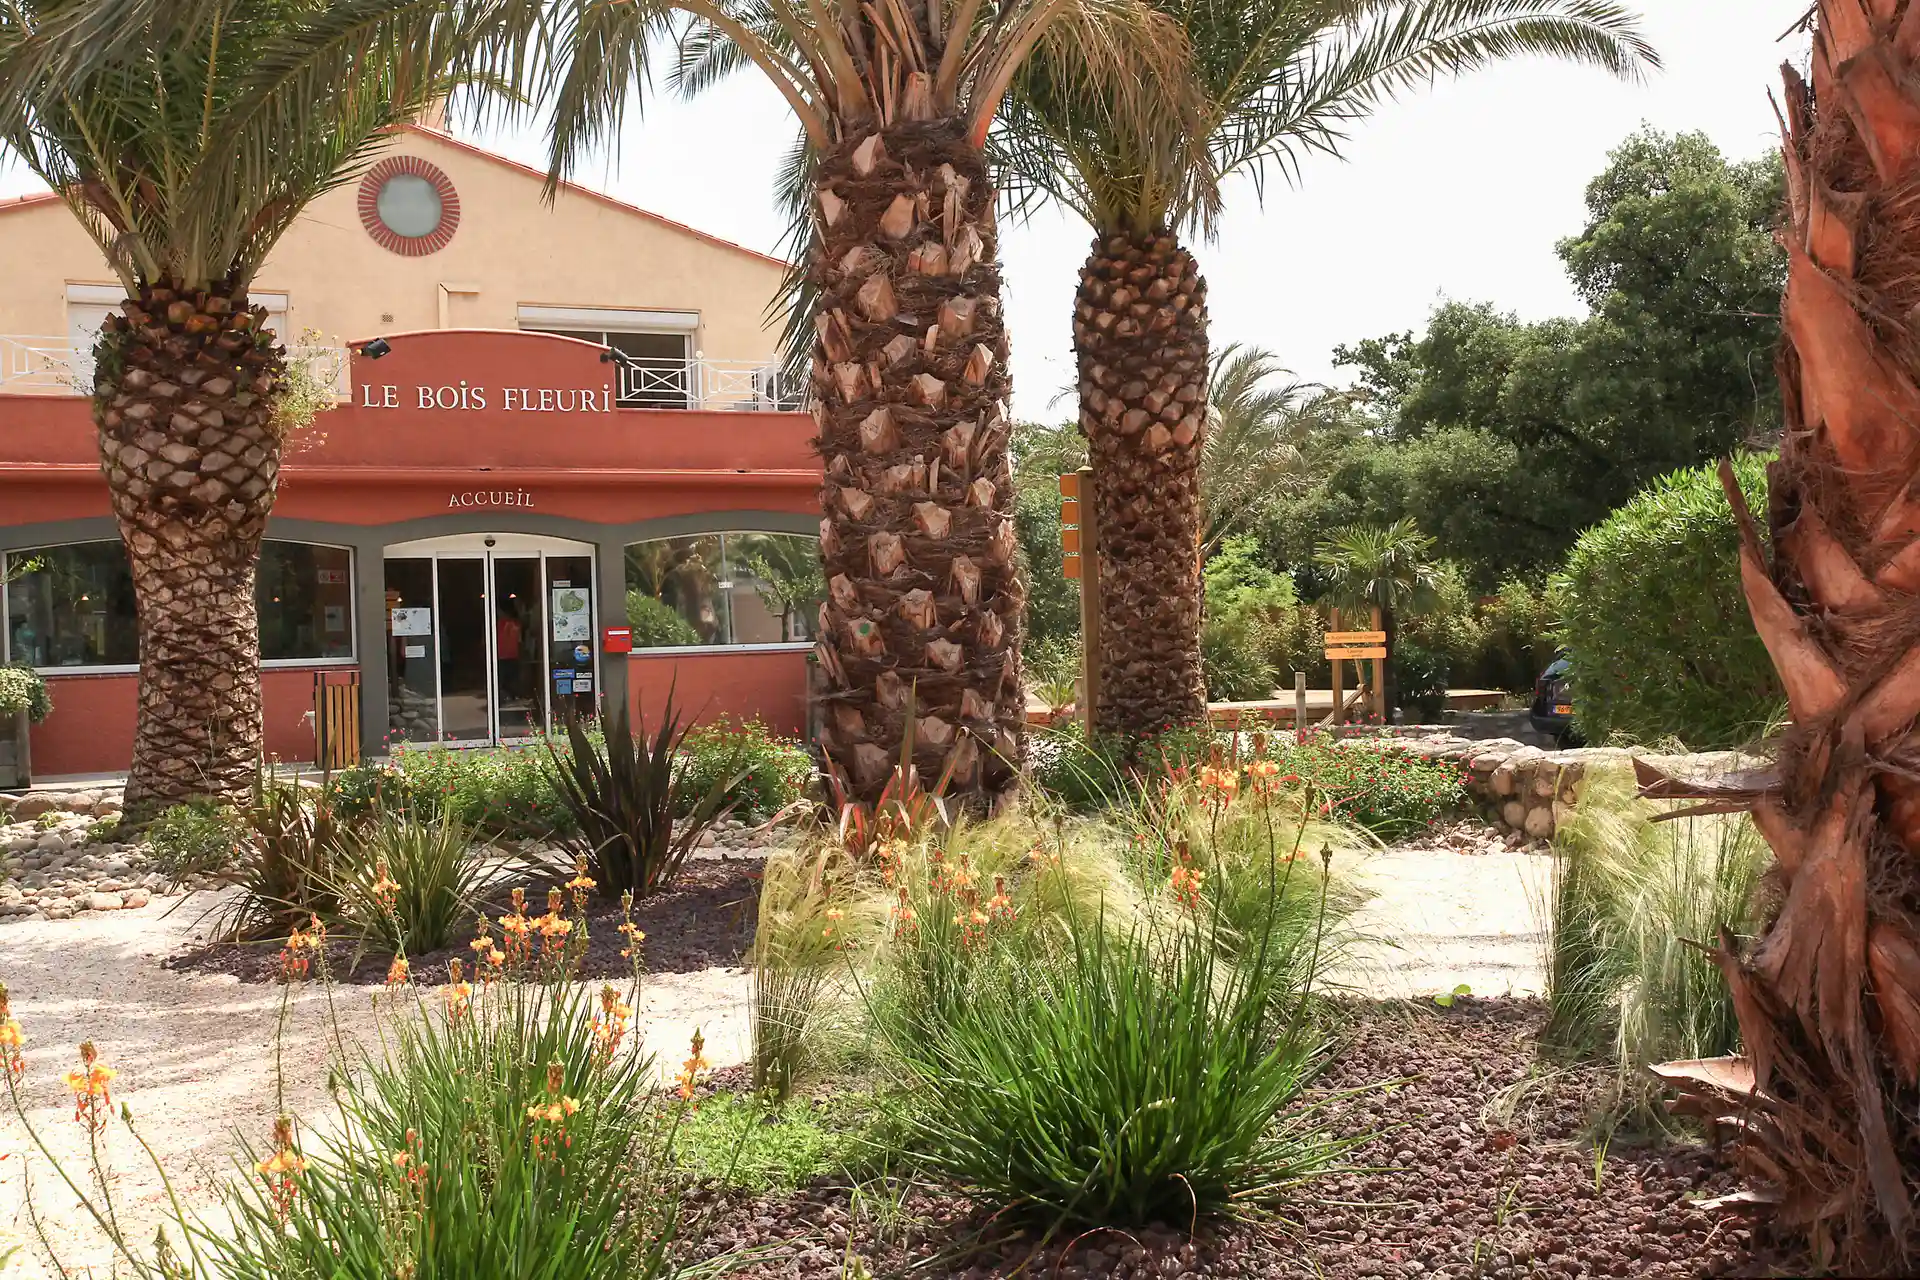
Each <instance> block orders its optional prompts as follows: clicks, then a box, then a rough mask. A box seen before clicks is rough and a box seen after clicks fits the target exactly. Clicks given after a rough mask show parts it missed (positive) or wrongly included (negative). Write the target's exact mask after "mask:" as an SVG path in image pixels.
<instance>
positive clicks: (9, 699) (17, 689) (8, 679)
mask: <svg viewBox="0 0 1920 1280" xmlns="http://www.w3.org/2000/svg"><path fill="white" fill-rule="evenodd" d="M22 711H24V712H26V713H27V719H29V720H31V721H33V723H35V724H39V723H40V722H41V721H42V720H45V719H46V718H47V717H48V716H49V715H52V714H53V699H52V698H50V697H49V696H48V695H47V682H46V681H45V680H43V679H41V678H40V673H39V672H38V671H35V670H34V669H33V668H32V667H28V666H11V667H10V666H4V665H0V719H7V718H10V717H12V716H16V715H18V714H20V713H21V712H22Z"/></svg>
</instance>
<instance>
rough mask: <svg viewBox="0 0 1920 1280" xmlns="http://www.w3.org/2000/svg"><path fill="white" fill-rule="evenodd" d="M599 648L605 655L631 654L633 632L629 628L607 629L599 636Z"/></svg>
mask: <svg viewBox="0 0 1920 1280" xmlns="http://www.w3.org/2000/svg"><path fill="white" fill-rule="evenodd" d="M600 648H601V649H602V650H603V651H605V652H607V653H632V652H633V630H632V629H631V628H629V627H608V628H606V629H605V631H604V632H603V633H602V635H601V639H600Z"/></svg>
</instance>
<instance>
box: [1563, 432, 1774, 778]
mask: <svg viewBox="0 0 1920 1280" xmlns="http://www.w3.org/2000/svg"><path fill="white" fill-rule="evenodd" d="M1765 462H1766V460H1765V459H1764V458H1762V457H1760V456H1757V455H1748V456H1746V457H1743V458H1741V459H1740V460H1739V461H1738V463H1737V464H1736V470H1737V471H1738V473H1739V476H1740V483H1741V487H1742V488H1743V489H1744V490H1745V491H1746V492H1747V494H1748V500H1749V502H1750V503H1752V505H1753V506H1754V507H1755V508H1756V509H1761V510H1764V509H1765V507H1766V505H1767V503H1766V474H1765ZM1554 588H1555V596H1556V600H1557V602H1558V605H1559V607H1560V610H1561V616H1562V618H1563V620H1564V621H1563V627H1562V631H1561V636H1562V638H1563V640H1564V641H1565V643H1566V646H1567V649H1568V658H1569V661H1570V662H1571V664H1572V680H1573V702H1574V717H1575V721H1576V723H1577V724H1578V726H1579V728H1580V732H1581V733H1582V734H1583V735H1584V736H1585V737H1586V738H1587V740H1588V741H1590V742H1596V743H1597V742H1606V741H1613V740H1627V741H1639V742H1651V741H1656V740H1659V739H1662V738H1669V737H1677V738H1679V739H1681V740H1682V741H1684V742H1685V743H1687V745H1689V746H1691V747H1694V748H1697V749H1709V748H1724V747H1733V746H1738V745H1740V744H1741V743H1744V742H1749V741H1751V740H1752V739H1753V738H1755V737H1757V736H1758V735H1759V734H1760V733H1761V732H1762V731H1763V730H1764V729H1765V728H1766V726H1767V725H1768V724H1769V723H1770V722H1771V721H1772V720H1773V719H1774V718H1775V717H1776V716H1777V715H1778V713H1779V711H1780V708H1781V705H1782V698H1781V694H1780V685H1779V682H1778V680H1777V678H1776V677H1775V675H1774V670H1773V663H1772V662H1771V661H1770V660H1769V659H1768V657H1767V651H1766V649H1765V648H1764V647H1763V646H1762V645H1761V643H1760V639H1759V637H1758V636H1757V635H1756V634H1755V632H1754V629H1753V620H1752V617H1751V616H1750V615H1749V614H1748V612H1747V603H1746V597H1745V596H1744V595H1743V594H1742V592H1741V588H1740V567H1739V535H1738V533H1737V531H1736V529H1735V526H1734V520H1733V514H1732V512H1731V511H1730V510H1729V509H1728V507H1727V499H1726V496H1725V494H1724V493H1723V492H1722V490H1721V488H1720V481H1719V478H1718V477H1717V476H1716V475H1715V473H1714V471H1713V469H1712V468H1709V467H1700V468H1696V469H1693V470H1688V471H1677V472H1675V473H1673V474H1672V475H1670V476H1667V477H1665V478H1663V479H1661V480H1659V481H1656V482H1655V483H1654V484H1653V485H1652V486H1650V487H1649V488H1647V489H1646V490H1644V491H1642V492H1641V493H1640V495H1639V496H1638V497H1636V498H1634V500H1633V501H1632V502H1630V503H1628V504H1627V505H1626V506H1624V507H1622V508H1621V509H1620V510H1618V511H1616V512H1614V513H1613V514H1612V515H1611V516H1609V517H1608V518H1607V519H1606V520H1604V521H1602V522H1601V523H1600V524H1599V525H1596V526H1595V527H1594V528H1592V529H1589V530H1588V531H1587V532H1586V533H1584V534H1582V535H1581V537H1580V541H1579V542H1578V543H1576V544H1575V545H1574V548H1573V551H1572V553H1571V554H1570V555H1569V556H1568V558H1567V565H1566V569H1565V571H1564V572H1563V573H1562V574H1560V575H1558V576H1556V578H1555V580H1554Z"/></svg>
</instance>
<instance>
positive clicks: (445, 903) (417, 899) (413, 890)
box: [336, 810, 486, 955]
mask: <svg viewBox="0 0 1920 1280" xmlns="http://www.w3.org/2000/svg"><path fill="white" fill-rule="evenodd" d="M344 862H345V864H346V865H345V868H344V870H343V873H342V874H341V875H340V877H339V880H338V883H337V887H336V892H337V894H338V896H339V900H340V915H341V918H342V919H344V920H345V921H346V922H347V923H348V924H350V925H351V926H352V927H353V928H354V929H355V930H356V931H357V932H358V933H359V934H360V936H361V937H362V938H363V939H365V940H366V941H369V942H372V943H374V944H376V945H377V946H379V947H380V948H381V949H383V950H385V951H388V952H391V953H393V954H396V955H423V954H425V953H426V952H429V951H437V950H438V949H440V948H441V947H444V946H445V945H446V944H447V943H448V942H450V941H451V940H452V938H453V935H454V931H455V930H456V929H459V928H460V927H461V926H463V925H464V924H465V923H466V922H467V919H468V918H469V917H470V916H471V915H472V907H473V900H474V898H475V896H476V895H477V893H478V892H479V890H480V888H481V887H482V884H483V881H484V879H485V871H486V868H485V866H484V864H483V863H482V861H481V859H480V856H479V851H478V850H477V849H476V848H475V847H474V845H473V841H472V839H471V838H470V837H469V836H468V833H467V830H466V828H465V827H463V826H461V825H460V820H459V819H458V818H455V817H453V816H452V815H450V814H442V815H441V816H440V817H438V818H435V819H431V820H427V821H422V820H420V819H418V818H416V817H414V816H413V815H412V814H408V813H394V812H391V811H388V810H381V811H379V812H378V813H376V814H375V816H374V817H373V819H372V820H371V821H370V822H368V823H366V824H365V825H363V826H361V827H360V828H358V829H357V830H355V831H354V832H353V833H352V835H351V836H350V837H349V839H348V841H347V857H346V858H345V859H344Z"/></svg>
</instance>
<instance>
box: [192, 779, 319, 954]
mask: <svg viewBox="0 0 1920 1280" xmlns="http://www.w3.org/2000/svg"><path fill="white" fill-rule="evenodd" d="M239 825H240V831H241V842H242V847H241V852H240V859H239V862H238V864H237V867H236V871H237V873H238V875H237V878H238V880H239V882H240V892H239V893H238V894H236V895H235V896H234V897H233V898H232V899H230V900H229V901H228V902H226V903H225V904H224V905H222V906H220V907H218V908H216V909H215V911H214V919H215V924H214V926H213V931H214V935H215V936H216V937H220V938H225V939H229V940H235V941H238V940H245V939H255V938H267V937H284V936H286V935H287V933H288V932H289V931H290V930H292V929H293V928H295V927H296V926H302V925H305V924H306V923H307V922H308V921H309V920H311V919H313V917H315V916H318V917H319V918H320V919H322V920H327V921H331V920H337V919H339V917H340V899H339V895H338V887H337V885H336V883H335V880H334V876H335V868H336V864H337V863H338V862H339V860H340V850H341V846H342V843H343V838H344V833H343V832H342V830H341V828H340V825H339V823H338V821H337V820H336V818H335V815H334V811H333V807H332V806H331V805H330V804H328V802H327V798H326V797H325V796H324V795H315V794H312V793H310V792H308V791H307V790H306V789H304V788H302V787H300V786H298V785H295V784H282V783H280V782H279V781H278V780H277V779H275V778H274V777H272V776H271V775H267V776H265V777H262V778H260V779H259V780H258V781H256V783H255V784H254V790H253V799H252V802H251V803H250V804H249V805H248V806H247V808H246V810H245V811H244V812H242V813H241V814H240V815H239Z"/></svg>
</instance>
